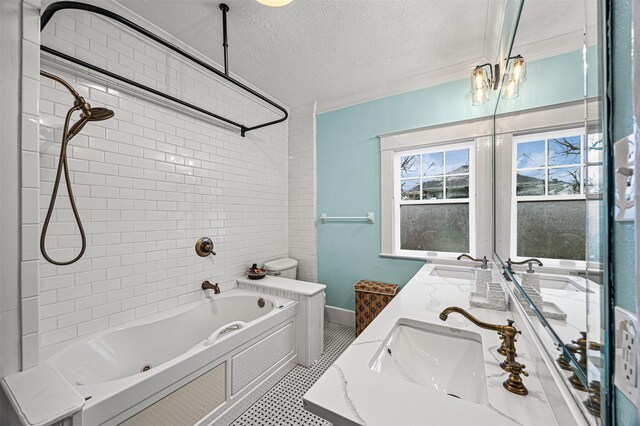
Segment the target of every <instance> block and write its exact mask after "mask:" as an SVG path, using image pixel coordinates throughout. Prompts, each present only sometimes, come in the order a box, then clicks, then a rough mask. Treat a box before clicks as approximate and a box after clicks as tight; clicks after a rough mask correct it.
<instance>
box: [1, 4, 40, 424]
mask: <svg viewBox="0 0 640 426" xmlns="http://www.w3.org/2000/svg"><path fill="white" fill-rule="evenodd" d="M39 8H40V1H39V0H27V1H22V0H3V1H0V52H2V55H0V75H1V76H2V78H0V93H2V97H1V98H0V134H1V135H2V136H1V140H2V155H1V156H0V200H1V201H0V239H1V241H2V247H0V377H4V376H6V375H8V374H11V373H15V372H17V371H20V370H24V369H28V368H31V367H33V366H34V365H36V364H37V363H38V349H39V334H38V321H37V318H38V274H37V273H38V267H37V258H38V252H37V242H36V240H35V239H34V238H35V237H36V236H37V230H38V208H37V205H38V181H37V178H36V179H33V173H31V174H29V173H25V170H31V172H33V171H34V170H37V168H38V154H37V151H38V117H37V114H38V67H39V58H40V53H39V49H38V44H39V40H40V35H39V31H38V29H39V21H40V20H39ZM36 176H37V174H36ZM20 224H22V226H20ZM4 403H6V399H4V398H2V399H1V401H0V405H4ZM7 413H8V410H7V409H6V407H4V406H3V407H2V408H1V409H0V423H1V424H8V423H9V420H8V419H7V418H6V417H5V415H6V414H7Z"/></svg>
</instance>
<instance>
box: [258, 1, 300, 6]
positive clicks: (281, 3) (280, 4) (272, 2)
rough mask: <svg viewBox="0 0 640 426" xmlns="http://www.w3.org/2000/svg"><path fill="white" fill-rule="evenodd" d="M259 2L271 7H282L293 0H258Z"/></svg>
mask: <svg viewBox="0 0 640 426" xmlns="http://www.w3.org/2000/svg"><path fill="white" fill-rule="evenodd" d="M256 1H257V2H258V3H261V4H264V5H265V6H269V7H282V6H286V5H288V4H289V3H291V2H292V1H293V0H256Z"/></svg>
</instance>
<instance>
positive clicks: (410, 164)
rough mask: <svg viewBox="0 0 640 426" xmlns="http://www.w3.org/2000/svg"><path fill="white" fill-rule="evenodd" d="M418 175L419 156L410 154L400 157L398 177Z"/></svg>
mask: <svg viewBox="0 0 640 426" xmlns="http://www.w3.org/2000/svg"><path fill="white" fill-rule="evenodd" d="M419 176H420V157H419V156H417V155H411V156H408V157H401V158H400V177H403V178H407V177H419Z"/></svg>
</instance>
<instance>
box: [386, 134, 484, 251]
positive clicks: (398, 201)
mask: <svg viewBox="0 0 640 426" xmlns="http://www.w3.org/2000/svg"><path fill="white" fill-rule="evenodd" d="M462 149H467V150H468V152H469V172H468V173H464V174H462V173H460V174H451V175H447V174H446V154H445V153H446V152H448V151H457V150H462ZM475 150H476V144H475V140H467V141H463V142H444V143H439V144H430V145H428V146H426V147H422V148H414V149H411V150H403V151H395V152H394V159H393V188H394V194H393V209H394V220H393V222H394V223H393V239H394V241H393V253H394V254H398V255H402V256H409V257H426V256H437V257H444V258H447V257H452V258H453V257H457V256H458V255H459V254H460V253H453V252H442V251H434V250H404V249H402V248H401V242H400V206H402V205H437V204H465V203H466V204H469V250H468V251H469V252H472V251H474V250H473V249H474V247H475V245H476V210H475V209H476V205H475V204H476V203H475V199H476V197H475V194H476V186H475V185H476V176H475V170H476V158H475ZM436 152H442V153H443V174H442V176H443V196H446V177H448V176H460V175H468V176H469V197H468V198H450V199H449V198H442V199H428V200H402V197H401V191H400V182H401V181H402V180H403V179H401V177H400V164H401V158H402V157H407V156H412V155H419V156H422V155H423V154H430V153H436ZM439 176H440V175H438V177H439ZM417 179H418V180H420V181H421V180H422V170H420V172H419V174H418V177H417ZM405 180H406V179H405ZM420 186H421V188H422V183H421V185H420ZM421 193H422V190H421Z"/></svg>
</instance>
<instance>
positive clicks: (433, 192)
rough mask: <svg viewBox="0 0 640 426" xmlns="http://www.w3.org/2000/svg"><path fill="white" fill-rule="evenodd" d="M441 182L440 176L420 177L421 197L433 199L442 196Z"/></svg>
mask: <svg viewBox="0 0 640 426" xmlns="http://www.w3.org/2000/svg"><path fill="white" fill-rule="evenodd" d="M442 183H443V179H442V178H441V177H438V178H426V179H422V199H423V200H433V199H439V198H442V196H443V194H442Z"/></svg>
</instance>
